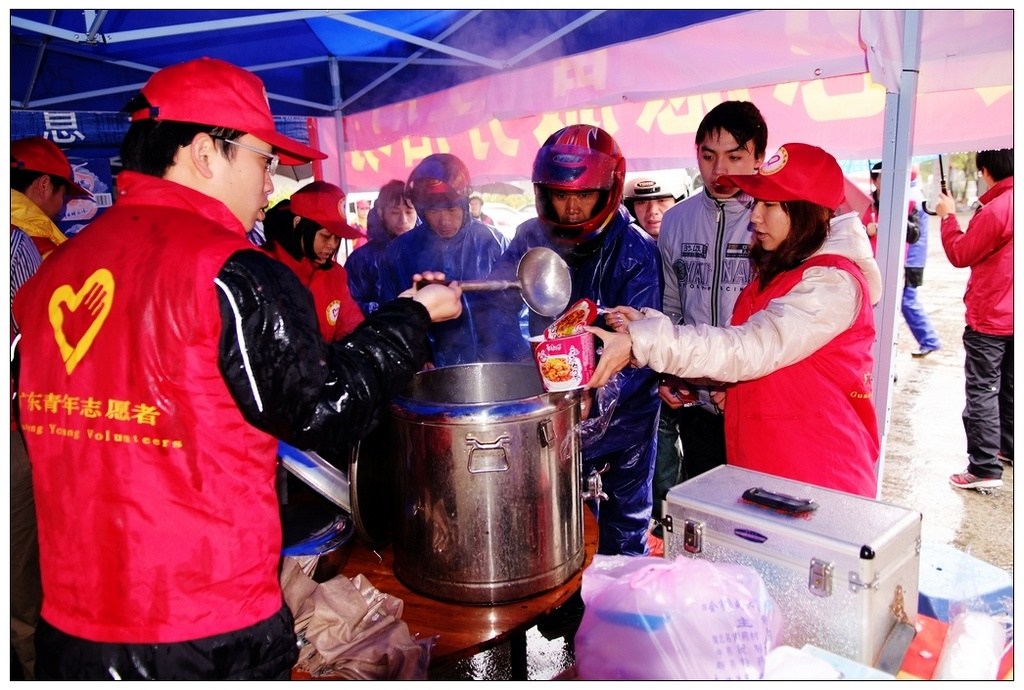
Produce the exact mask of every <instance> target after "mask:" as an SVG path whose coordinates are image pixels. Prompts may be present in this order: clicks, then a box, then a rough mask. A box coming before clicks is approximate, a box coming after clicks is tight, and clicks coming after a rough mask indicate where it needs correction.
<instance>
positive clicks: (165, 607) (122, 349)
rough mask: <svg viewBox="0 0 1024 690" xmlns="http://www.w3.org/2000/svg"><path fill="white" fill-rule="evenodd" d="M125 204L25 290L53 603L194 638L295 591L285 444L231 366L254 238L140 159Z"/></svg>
mask: <svg viewBox="0 0 1024 690" xmlns="http://www.w3.org/2000/svg"><path fill="white" fill-rule="evenodd" d="M118 186H119V187H120V190H121V193H120V198H119V199H118V203H117V204H115V205H114V206H113V207H112V208H111V209H109V210H108V211H107V212H106V213H104V214H103V215H102V216H100V218H99V219H98V220H97V221H96V222H95V223H93V224H92V225H90V226H89V228H88V229H86V230H85V231H83V232H82V233H81V234H80V235H79V236H78V237H76V238H75V239H74V241H73V242H68V243H66V244H63V245H61V246H60V247H58V248H57V249H56V250H55V251H54V252H53V253H52V254H51V255H50V256H49V258H47V260H46V261H45V262H44V263H43V266H42V268H41V269H40V271H39V273H38V274H37V275H36V278H35V279H34V280H33V281H31V282H30V283H28V284H26V286H25V287H24V288H22V290H21V291H19V293H18V296H17V300H16V302H15V305H14V309H15V313H16V314H17V316H18V322H19V323H20V324H22V334H23V341H22V344H21V347H22V353H23V354H22V357H23V359H22V368H21V379H20V392H21V394H20V410H21V416H22V417H21V418H22V425H23V430H24V434H25V441H26V443H27V444H28V450H29V455H30V457H31V458H32V475H33V483H34V485H35V498H36V508H37V511H38V516H39V550H40V559H41V568H42V580H43V591H44V593H45V596H44V600H43V610H42V615H43V617H44V618H45V619H46V620H47V621H49V622H50V623H51V624H52V625H54V626H56V627H57V628H59V629H60V630H62V631H64V632H66V633H69V634H71V635H75V636H78V637H83V638H85V639H89V640H94V641H100V642H122V643H160V642H179V641H182V640H190V639H195V638H199V637H206V636H209V635H216V634H221V633H225V632H230V631H234V630H238V629H240V628H243V627H246V626H249V625H252V624H255V623H257V622H259V621H262V620H265V619H266V618H268V617H270V616H271V615H273V614H274V613H275V612H277V611H278V609H279V608H280V607H281V603H282V597H281V590H280V586H279V582H278V576H277V569H278V563H279V559H280V555H281V526H280V518H279V512H278V511H279V509H278V503H277V495H276V491H275V486H274V477H275V465H276V448H277V442H276V440H275V439H274V438H273V437H271V436H269V435H267V434H265V433H263V432H262V431H259V430H257V429H256V428H254V427H252V426H250V425H249V424H248V423H247V422H246V421H245V420H244V419H243V418H242V415H241V414H240V412H239V410H238V408H237V406H236V405H235V403H234V401H233V399H232V397H231V395H230V393H229V392H228V390H227V387H226V386H225V384H224V381H223V379H222V377H221V373H220V371H219V369H218V338H219V336H220V331H221V315H220V311H219V308H218V300H217V287H216V285H215V284H214V278H215V276H216V275H217V273H218V272H219V271H220V269H221V268H222V267H223V265H224V263H225V260H226V259H227V258H228V257H229V256H230V255H231V254H232V253H234V252H236V251H238V250H242V249H252V248H253V247H252V245H251V244H249V243H248V241H247V240H246V238H245V234H244V230H243V228H242V227H241V225H240V224H239V222H238V220H237V219H236V218H235V217H234V216H233V215H232V214H231V213H230V212H229V211H228V209H227V207H225V206H224V205H223V204H221V203H220V202H217V201H214V200H213V199H211V198H209V197H207V196H205V195H202V194H200V193H198V192H195V191H192V190H189V189H186V188H185V187H182V186H180V185H177V184H174V183H172V182H167V181H164V180H160V179H157V178H153V177H149V176H143V175H139V174H137V173H130V172H125V173H122V174H121V175H120V176H118Z"/></svg>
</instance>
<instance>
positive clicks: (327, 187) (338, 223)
mask: <svg viewBox="0 0 1024 690" xmlns="http://www.w3.org/2000/svg"><path fill="white" fill-rule="evenodd" d="M290 201H291V209H292V213H294V214H295V215H297V216H301V217H302V218H307V219H309V220H311V221H313V222H314V223H319V224H320V227H322V228H324V229H325V230H327V232H329V233H331V234H332V235H336V236H338V237H341V238H342V239H346V240H355V239H358V238H360V237H366V235H364V234H363V232H362V231H361V230H359V228H354V227H352V226H351V225H349V224H348V221H347V220H346V218H347V214H346V213H345V192H343V191H341V188H340V187H338V186H337V185H333V184H331V183H330V182H322V181H317V182H310V183H309V184H307V185H306V186H305V187H303V188H302V189H300V190H299V191H297V192H295V193H294V194H292V196H291V200H290Z"/></svg>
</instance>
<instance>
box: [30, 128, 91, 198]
mask: <svg viewBox="0 0 1024 690" xmlns="http://www.w3.org/2000/svg"><path fill="white" fill-rule="evenodd" d="M11 169H13V170H31V171H33V172H38V173H45V174H47V175H52V176H53V177H59V178H61V179H62V180H64V181H66V182H67V183H68V185H69V189H68V193H67V195H68V196H85V197H89V198H92V193H91V192H90V191H89V190H87V189H86V188H85V187H82V186H81V185H79V184H77V183H76V182H75V171H74V170H72V168H71V163H70V162H68V157H67V156H65V155H64V152H63V151H61V150H60V147H59V146H57V145H56V144H55V143H53V142H52V141H50V140H49V139H43V138H42V137H29V138H28V139H19V140H17V141H12V142H11Z"/></svg>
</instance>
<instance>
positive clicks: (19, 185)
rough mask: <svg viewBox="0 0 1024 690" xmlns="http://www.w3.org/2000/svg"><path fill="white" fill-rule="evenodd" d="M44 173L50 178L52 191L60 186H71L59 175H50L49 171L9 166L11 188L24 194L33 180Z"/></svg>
mask: <svg viewBox="0 0 1024 690" xmlns="http://www.w3.org/2000/svg"><path fill="white" fill-rule="evenodd" d="M44 175H45V176H47V177H49V178H50V184H51V185H53V189H54V191H56V190H58V189H61V188H62V187H67V188H68V189H70V188H71V185H70V184H69V183H68V181H67V180H65V179H64V178H63V177H60V176H59V175H51V174H49V173H44V172H39V171H38V170H24V169H22V168H11V189H13V190H15V191H17V192H21V193H22V194H24V193H25V191H26V190H27V189H28V188H29V187H31V186H32V183H33V182H35V181H36V180H38V179H39V178H40V177H43V176H44Z"/></svg>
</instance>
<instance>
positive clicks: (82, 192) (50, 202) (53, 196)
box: [11, 137, 92, 259]
mask: <svg viewBox="0 0 1024 690" xmlns="http://www.w3.org/2000/svg"><path fill="white" fill-rule="evenodd" d="M80 196H85V197H91V196H92V195H91V194H90V193H89V192H88V191H87V190H86V189H85V188H84V187H81V186H79V185H78V184H76V183H75V173H74V171H73V170H72V169H71V163H70V162H68V159H67V156H65V155H64V152H63V151H61V150H60V147H59V146H57V145H56V144H55V143H53V142H52V141H50V140H49V139H43V138H42V137H30V138H28V139H19V140H17V141H13V142H11V225H14V226H17V227H19V228H21V229H22V230H23V231H24V232H25V234H26V235H28V236H29V237H31V238H32V241H33V243H34V244H35V245H36V249H38V250H39V253H40V254H42V255H43V258H44V259H45V258H46V255H47V254H49V253H50V252H52V251H53V250H54V249H56V248H57V247H58V246H59V245H61V244H63V243H64V242H65V241H67V239H68V238H67V237H66V236H65V235H64V233H63V232H61V231H60V228H58V227H57V225H56V223H54V222H53V220H54V219H55V218H57V217H59V216H60V212H61V210H63V208H64V204H65V203H67V200H68V199H70V198H72V197H80Z"/></svg>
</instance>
